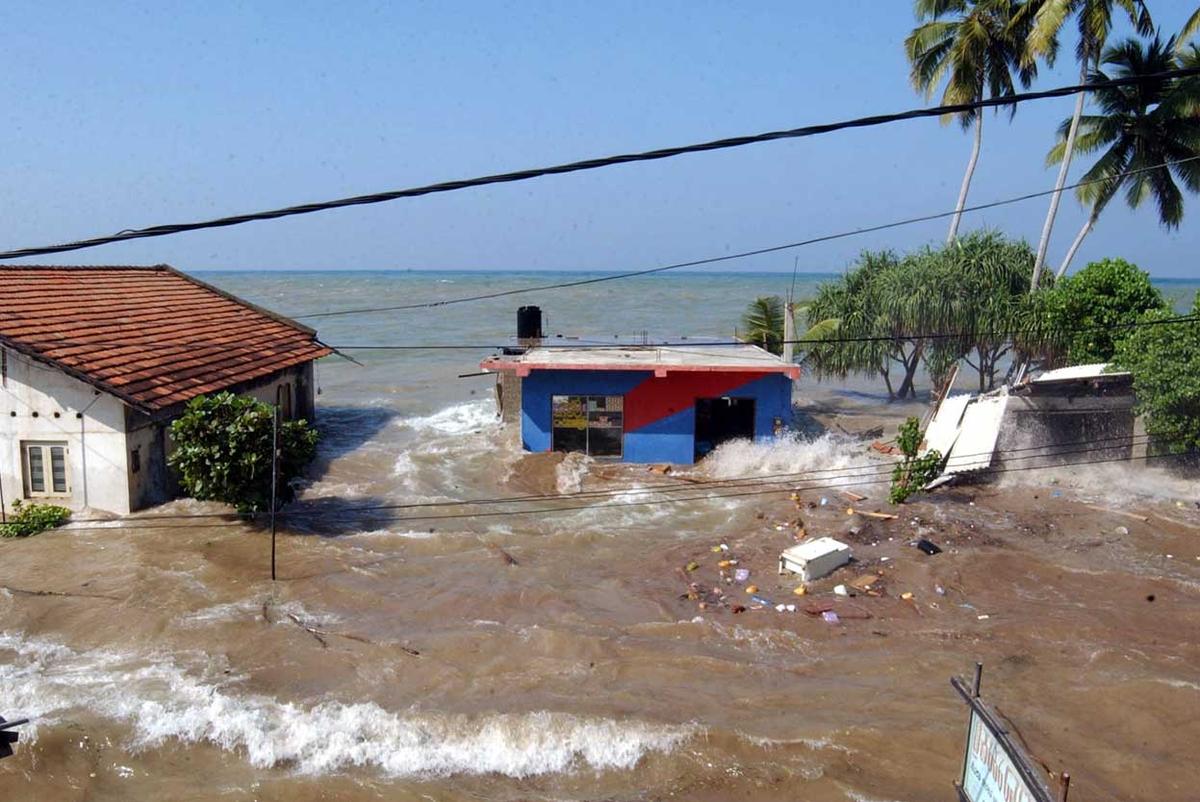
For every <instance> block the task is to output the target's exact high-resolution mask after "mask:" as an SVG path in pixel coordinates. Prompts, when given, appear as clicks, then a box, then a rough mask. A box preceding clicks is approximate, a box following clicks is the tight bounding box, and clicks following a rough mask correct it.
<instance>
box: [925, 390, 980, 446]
mask: <svg viewBox="0 0 1200 802" xmlns="http://www.w3.org/2000/svg"><path fill="white" fill-rule="evenodd" d="M972 398H974V396H972V395H971V394H970V393H960V394H959V395H952V396H949V397H947V398H945V399H944V400H943V401H942V403H941V404H939V405H938V409H937V413H936V414H934V416H933V420H931V421H929V426H928V427H927V428H926V429H925V449H924V451H922V452H921V453H922V454H925V453H928V452H930V451H936V452H938V453H939V454H941V455H942V456H943V457H944V456H946V455H947V454H949V453H950V449H951V448H953V447H954V441H955V440H957V439H958V432H959V423H960V422H961V421H962V417H963V412H965V411H966V409H967V404H969V403H971V399H972Z"/></svg>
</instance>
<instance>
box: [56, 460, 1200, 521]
mask: <svg viewBox="0 0 1200 802" xmlns="http://www.w3.org/2000/svg"><path fill="white" fill-rule="evenodd" d="M1104 450H1108V449H1085V450H1083V452H1081V453H1087V452H1092V451H1104ZM1186 456H1189V455H1187V454H1147V455H1145V456H1140V457H1113V458H1107V459H1096V460H1075V461H1068V462H1062V463H1053V464H1049V465H1031V466H1021V467H1015V468H993V469H990V470H989V471H988V475H992V474H1000V473H1020V472H1024V471H1034V470H1045V469H1049V468H1066V467H1078V466H1084V465H1102V464H1106V463H1116V462H1132V461H1135V460H1137V461H1149V460H1151V459H1177V458H1181V457H1186ZM890 481H891V477H890V476H886V477H880V478H867V479H862V480H859V481H853V482H838V483H837V484H816V485H804V486H794V485H793V484H792V483H789V486H787V487H781V488H776V489H771V490H750V491H743V492H740V493H711V494H708V495H702V496H688V497H684V498H669V499H652V500H647V501H628V502H618V503H614V504H605V505H596V504H583V505H578V506H566V507H542V508H538V509H532V510H494V511H485V512H473V513H456V514H449V515H420V516H406V517H400V518H393V519H391V520H389V521H388V525H389V526H391V525H396V524H403V523H407V522H411V521H440V520H460V519H466V518H471V519H473V518H494V517H500V516H522V515H544V514H553V513H559V512H576V511H579V510H588V509H591V510H607V509H615V508H618V507H645V506H651V505H657V504H681V503H684V502H689V501H715V500H721V499H729V498H746V497H750V496H765V495H774V494H777V493H800V492H808V491H812V490H836V489H842V488H847V487H863V486H867V485H877V484H886V483H889V482H890ZM280 515H282V514H281V513H277V516H280ZM243 523H244V522H241V521H238V522H231V523H220V524H207V526H212V527H233V526H242V525H243ZM66 528H67V530H68V531H72V532H85V531H89V530H103V531H111V530H113V529H120V530H122V531H124V530H134V529H190V528H193V527H192V526H189V525H179V524H166V525H155V526H128V527H113V526H104V527H88V526H81V527H70V526H69V525H68V526H67V527H66Z"/></svg>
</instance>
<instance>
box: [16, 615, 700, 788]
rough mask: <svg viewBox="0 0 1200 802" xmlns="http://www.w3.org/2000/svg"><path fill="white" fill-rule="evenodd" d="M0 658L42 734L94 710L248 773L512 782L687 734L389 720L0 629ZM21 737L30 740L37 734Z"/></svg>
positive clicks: (637, 728)
mask: <svg viewBox="0 0 1200 802" xmlns="http://www.w3.org/2000/svg"><path fill="white" fill-rule="evenodd" d="M0 652H9V653H10V654H12V655H13V656H12V657H11V658H10V659H7V660H5V661H4V663H3V664H0V698H2V699H4V700H5V702H6V703H7V704H9V705H11V706H12V708H13V709H19V710H21V711H22V712H23V713H27V714H29V715H30V718H32V719H33V720H34V721H35V722H40V723H41V724H42V725H43V726H44V725H46V724H53V723H55V722H56V721H61V720H64V719H67V718H69V716H70V715H72V714H73V713H81V712H85V713H91V714H98V715H101V716H104V717H107V718H113V719H117V720H119V721H122V722H125V723H127V724H128V725H130V727H131V728H132V731H133V735H132V739H133V740H132V743H131V744H130V747H131V748H133V749H144V748H150V747H155V746H158V745H160V744H162V743H164V742H166V741H168V740H178V741H183V742H185V743H196V742H205V743H210V744H214V745H216V746H218V747H220V748H222V749H225V750H228V751H231V752H238V753H240V754H242V755H244V756H245V758H246V760H247V761H249V762H250V763H251V764H252V765H254V766H256V767H260V768H268V767H272V766H290V767H293V768H295V769H297V770H299V771H301V772H304V773H310V774H323V773H328V772H333V771H337V770H340V769H344V768H349V767H367V768H373V769H376V770H378V771H381V772H383V773H385V774H388V775H392V776H447V775H454V774H489V773H495V774H503V775H507V776H509V777H517V778H520V777H529V776H534V775H539V774H550V773H559V772H566V771H572V770H578V769H581V768H590V769H592V770H594V771H601V770H606V769H631V768H633V767H634V766H635V765H636V764H637V763H638V761H640V760H641V759H642V757H643V756H644V755H646V754H647V753H649V752H666V751H670V750H671V749H673V748H674V747H675V746H677V745H678V744H680V743H682V742H683V741H685V740H687V739H688V738H689V737H691V736H692V735H694V734H695V733H696V728H695V727H692V726H670V725H660V724H650V723H645V722H637V721H620V722H618V721H614V720H611V719H604V718H597V717H586V716H576V715H573V714H569V713H558V712H550V711H535V712H529V713H496V714H490V715H482V716H463V715H446V714H439V713H432V712H412V713H405V714H401V713H393V712H389V711H387V710H384V709H383V708H381V707H380V706H378V705H376V704H374V703H370V702H366V703H357V704H346V703H342V702H332V701H327V702H321V703H318V704H314V705H307V706H306V705H301V704H293V703H284V702H279V701H277V700H275V699H272V698H270V697H266V696H260V695H250V694H238V693H236V692H235V691H233V690H232V689H231V688H230V686H231V685H232V684H233V683H235V682H236V680H232V681H231V680H229V679H228V678H227V677H223V675H222V674H221V673H220V672H219V670H217V669H216V668H214V667H211V666H210V667H209V669H208V671H206V672H201V674H202V676H196V675H194V674H192V673H189V672H187V671H185V670H184V669H183V668H181V667H180V666H178V665H177V664H175V663H174V662H172V661H170V660H167V659H165V658H149V662H148V661H147V658H145V657H139V656H134V655H129V654H120V653H117V652H111V651H105V650H96V651H90V652H77V651H74V650H72V649H69V648H67V647H65V646H62V645H60V644H57V643H54V642H51V641H48V640H44V639H38V638H24V637H21V636H17V635H12V634H5V633H0ZM204 674H208V675H211V676H204ZM26 732H27V733H28V734H29V736H30V740H31V741H35V740H36V738H37V732H36V726H35V727H31V728H30V729H29V730H27V731H26Z"/></svg>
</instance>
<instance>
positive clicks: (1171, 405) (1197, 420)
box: [1113, 292, 1200, 453]
mask: <svg viewBox="0 0 1200 802" xmlns="http://www.w3.org/2000/svg"><path fill="white" fill-rule="evenodd" d="M1192 314H1194V315H1200V292H1197V293H1196V300H1195V303H1194V304H1193V307H1192ZM1170 317H1172V314H1171V312H1169V311H1166V310H1156V311H1153V312H1148V313H1147V314H1146V315H1145V317H1144V318H1143V320H1145V321H1147V322H1151V321H1154V320H1164V319H1167V318H1170ZM1113 362H1114V364H1115V365H1117V366H1119V367H1121V368H1123V369H1125V370H1128V371H1129V372H1131V373H1132V374H1133V392H1134V394H1135V396H1136V397H1137V406H1136V408H1135V411H1136V412H1137V413H1138V414H1139V415H1145V416H1146V433H1147V434H1149V435H1151V437H1153V438H1156V439H1158V441H1159V445H1160V446H1162V447H1164V448H1166V450H1168V451H1171V452H1173V453H1184V452H1187V451H1200V321H1195V320H1193V321H1189V322H1184V323H1169V324H1163V325H1157V326H1139V327H1138V328H1135V329H1132V330H1131V331H1130V333H1129V335H1128V336H1127V337H1126V338H1125V339H1124V340H1122V341H1121V342H1120V343H1119V344H1118V345H1117V350H1116V355H1115V358H1114V360H1113Z"/></svg>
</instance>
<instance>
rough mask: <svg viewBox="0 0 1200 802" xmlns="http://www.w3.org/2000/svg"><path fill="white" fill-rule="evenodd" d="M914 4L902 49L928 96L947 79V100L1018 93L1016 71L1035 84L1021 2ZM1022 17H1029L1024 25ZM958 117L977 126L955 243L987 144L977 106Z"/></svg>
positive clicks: (933, 0) (922, 0) (931, 0)
mask: <svg viewBox="0 0 1200 802" xmlns="http://www.w3.org/2000/svg"><path fill="white" fill-rule="evenodd" d="M915 7H916V13H917V19H918V20H920V21H921V24H920V25H918V26H917V27H916V28H915V29H913V32H912V33H910V34H909V35H908V38H907V39H905V40H904V51H905V54H906V55H907V56H908V61H909V64H910V67H911V69H910V78H911V80H912V83H913V86H914V87H916V89H917V90H918V91H920V92H923V93H924V94H925V96H926V97H927V98H929V97H932V96H933V94H934V92H936V91H937V88H938V86H940V85H941V84H942V82H943V81H944V82H945V85H946V86H945V89H944V90H943V92H942V103H943V104H954V103H971V102H974V101H978V100H982V99H983V98H984V95H985V93H986V94H988V95H990V96H991V97H1000V96H1002V95H1011V94H1014V93H1015V91H1016V89H1015V87H1014V86H1013V74H1014V72H1015V73H1016V76H1017V80H1019V81H1020V83H1021V86H1024V87H1028V86H1029V85H1030V84H1031V83H1032V82H1033V79H1034V78H1035V77H1036V75H1037V66H1036V62H1032V61H1030V62H1027V63H1025V64H1022V62H1021V57H1022V55H1023V52H1024V46H1025V38H1026V34H1027V32H1028V31H1027V23H1028V21H1030V20H1029V18H1028V17H1026V16H1022V15H1021V14H1019V13H1018V12H1019V11H1020V8H1021V3H1020V2H1018V0H916V3H915ZM1022 20H1026V27H1025V28H1022V27H1021V21H1022ZM1014 111H1015V107H1011V108H1010V109H1009V114H1010V116H1011V114H1012V113H1013V112H1014ZM958 121H959V123H960V124H961V125H962V127H963V129H964V130H965V129H967V128H970V127H971V126H972V125H974V126H975V141H974V144H973V145H972V147H971V157H970V159H969V160H968V161H967V171H966V174H965V175H964V176H963V181H962V188H961V189H960V190H959V193H958V205H957V206H956V207H955V214H954V217H953V218H951V220H950V232H949V234H948V235H947V237H946V241H947V242H953V241H954V238H955V237H956V236H957V234H958V226H959V222H960V221H961V220H962V209H963V207H964V206H966V203H967V192H968V191H969V190H970V187H971V177H972V176H973V175H974V173H975V165H976V163H977V162H978V161H979V150H980V147H981V145H982V143H983V114H982V113H980V110H979V109H973V110H971V111H965V112H962V113H961V114H959V115H958Z"/></svg>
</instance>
